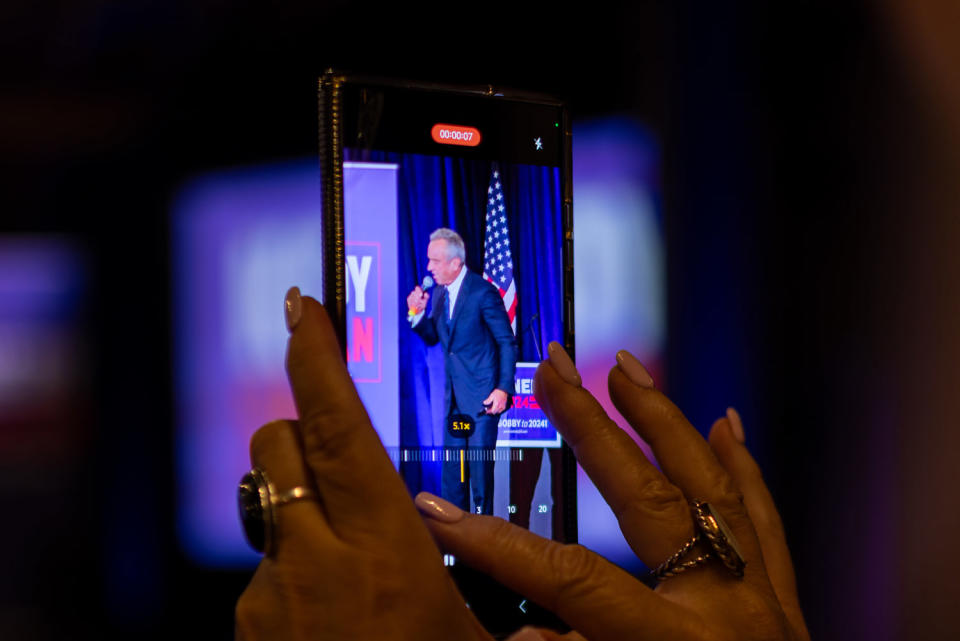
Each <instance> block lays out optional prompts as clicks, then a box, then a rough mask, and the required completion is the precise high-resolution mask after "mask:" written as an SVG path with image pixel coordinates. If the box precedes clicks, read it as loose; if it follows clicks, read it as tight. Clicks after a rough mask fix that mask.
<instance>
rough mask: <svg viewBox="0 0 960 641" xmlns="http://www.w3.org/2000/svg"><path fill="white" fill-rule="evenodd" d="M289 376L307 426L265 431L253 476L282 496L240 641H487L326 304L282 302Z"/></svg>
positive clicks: (242, 614) (254, 446)
mask: <svg viewBox="0 0 960 641" xmlns="http://www.w3.org/2000/svg"><path fill="white" fill-rule="evenodd" d="M286 311H287V326H288V328H289V329H290V332H291V333H290V342H289V345H288V350H287V372H288V374H289V377H290V384H291V387H292V388H293V395H294V398H295V400H296V406H297V413H298V415H299V417H300V419H299V421H277V422H274V423H270V424H268V425H265V426H263V427H261V428H260V429H259V430H258V431H257V433H256V434H254V436H253V439H252V441H251V443H250V454H251V459H252V461H253V465H254V467H259V468H261V469H262V470H264V471H265V472H266V474H267V476H268V477H269V478H270V479H271V481H272V482H273V484H274V486H275V487H276V489H277V491H278V492H283V491H286V490H289V489H291V488H294V487H297V486H303V487H306V488H310V489H312V490H313V491H314V492H316V494H317V495H318V497H319V500H309V501H297V502H294V503H290V504H287V505H283V506H279V507H276V508H274V509H275V510H277V530H276V533H275V545H274V546H273V547H274V549H275V553H274V554H273V555H272V556H266V557H264V558H263V560H262V561H261V562H260V565H259V566H258V568H257V571H256V573H255V574H254V576H253V579H252V580H251V581H250V585H249V586H247V589H246V590H245V591H244V593H243V594H242V595H241V597H240V600H239V601H238V603H237V609H236V634H237V638H239V639H246V640H252V639H271V640H273V639H290V640H293V639H306V638H314V639H331V640H336V639H343V640H344V641H346V640H350V641H354V640H364V639H377V640H382V639H411V640H412V639H416V640H424V639H427V640H429V639H444V640H448V639H490V636H489V635H487V634H486V632H485V631H484V630H483V629H482V627H481V626H480V624H479V623H478V622H477V620H476V619H475V618H474V616H473V615H472V614H471V613H470V610H469V609H467V607H466V606H465V605H464V602H463V598H462V597H461V596H460V594H459V593H458V592H457V589H456V587H455V586H454V584H453V582H452V580H451V579H450V577H449V575H448V574H447V571H446V569H445V568H444V566H443V562H442V559H441V555H440V552H439V550H438V549H437V547H436V545H435V543H434V541H433V539H432V538H431V536H430V533H429V532H428V531H427V529H426V527H424V524H423V521H422V519H421V518H420V516H419V515H418V514H417V511H416V510H415V509H414V506H413V503H412V501H411V500H410V496H409V494H408V493H407V491H406V489H405V487H404V485H403V482H402V481H401V479H400V477H399V476H398V475H397V472H396V470H395V469H394V467H393V464H392V463H391V462H390V459H389V458H388V457H387V454H386V452H385V451H384V449H383V446H382V445H381V444H380V441H379V439H378V437H377V434H376V432H375V431H374V430H373V427H371V425H370V419H369V418H368V417H367V414H366V412H365V411H364V409H363V405H362V404H361V403H360V399H359V398H358V397H357V393H356V390H355V389H354V386H353V382H352V381H351V379H350V376H349V374H348V373H347V369H346V366H345V365H344V362H343V358H342V356H341V353H340V347H339V346H338V344H337V340H336V338H335V337H334V333H333V331H332V328H331V326H330V322H329V319H328V318H327V315H326V312H325V311H324V310H323V308H322V306H321V305H320V304H319V303H318V302H317V301H315V300H313V299H311V298H302V299H301V298H300V293H299V290H296V289H295V288H294V289H292V290H291V291H290V292H289V293H288V294H287V300H286Z"/></svg>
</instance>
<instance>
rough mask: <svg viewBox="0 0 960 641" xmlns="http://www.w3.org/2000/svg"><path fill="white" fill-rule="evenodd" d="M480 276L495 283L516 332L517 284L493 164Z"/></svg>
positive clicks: (505, 214) (501, 186)
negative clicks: (481, 274) (514, 278)
mask: <svg viewBox="0 0 960 641" xmlns="http://www.w3.org/2000/svg"><path fill="white" fill-rule="evenodd" d="M483 246H484V253H483V261H484V262H483V277H484V278H486V279H487V280H488V281H490V282H491V283H493V284H494V285H496V286H497V289H499V290H500V297H501V298H503V306H504V307H505V308H506V310H507V316H508V317H509V318H510V327H512V328H513V333H514V334H516V333H517V284H516V282H514V280H513V251H512V249H511V247H512V246H511V245H510V232H509V231H508V226H507V208H506V207H505V206H504V204H503V185H501V184H500V172H499V171H498V170H497V167H496V165H494V167H493V174H491V176H490V186H489V187H488V188H487V235H486V241H485V242H484V244H483Z"/></svg>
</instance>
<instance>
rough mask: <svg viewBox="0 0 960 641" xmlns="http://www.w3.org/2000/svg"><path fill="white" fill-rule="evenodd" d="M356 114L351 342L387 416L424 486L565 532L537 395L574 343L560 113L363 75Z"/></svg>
mask: <svg viewBox="0 0 960 641" xmlns="http://www.w3.org/2000/svg"><path fill="white" fill-rule="evenodd" d="M343 114H344V116H343V118H344V138H343V140H344V147H343V189H344V192H343V203H344V239H345V254H346V256H345V265H344V272H345V284H346V303H347V304H346V310H347V314H346V324H347V327H346V329H347V345H346V356H347V361H348V368H349V371H350V373H351V375H352V376H353V379H354V382H355V383H356V385H357V388H358V390H359V393H360V396H361V398H362V399H363V401H364V405H365V406H366V408H367V411H368V413H369V414H370V418H371V421H372V423H373V425H374V426H375V428H376V429H377V431H378V433H379V435H380V438H381V439H382V441H383V443H384V445H385V447H386V449H387V451H388V453H389V455H390V457H391V459H392V460H393V462H394V464H395V465H396V467H397V469H398V471H399V473H400V474H401V476H402V477H403V479H404V481H405V483H406V484H407V486H408V488H409V490H410V493H411V494H412V495H414V494H416V493H417V492H420V491H428V492H431V493H434V494H436V495H438V496H441V497H442V498H444V499H446V500H448V501H450V502H452V503H454V504H456V505H458V506H459V507H461V508H462V509H464V510H469V511H471V512H474V513H477V514H490V515H496V516H500V517H502V518H504V519H507V520H509V521H511V522H513V523H516V524H519V525H521V526H523V527H526V528H529V529H530V530H532V531H533V532H536V533H538V534H540V535H542V536H545V537H548V538H556V539H560V540H566V539H567V538H568V535H569V534H570V533H569V532H567V531H565V530H568V529H569V526H568V525H567V524H566V519H565V518H564V502H565V501H568V500H572V499H570V498H568V497H569V496H570V495H571V494H572V493H571V492H568V491H566V490H565V489H564V485H563V462H562V459H563V457H562V451H563V448H562V443H561V439H560V436H559V434H558V433H557V431H556V429H555V428H554V426H553V425H552V424H551V422H550V420H549V419H548V418H547V416H546V415H545V414H544V412H543V410H542V409H541V408H540V406H539V405H538V403H537V400H536V398H535V397H534V394H533V379H534V372H535V370H536V367H537V365H538V364H539V362H540V361H541V360H542V358H543V357H544V356H545V352H546V346H547V344H549V343H550V342H551V341H558V342H560V343H561V344H563V343H565V342H567V340H566V339H567V336H566V334H565V325H564V309H565V299H564V272H563V269H564V256H563V241H564V220H563V218H564V217H563V213H564V200H563V194H564V187H565V185H564V181H565V180H566V178H565V176H566V172H565V171H564V167H563V162H564V144H563V132H562V129H563V128H562V126H561V122H562V115H563V113H562V109H561V108H560V107H559V106H557V105H555V104H546V103H533V102H524V101H510V100H507V99H503V98H491V97H482V96H479V95H478V96H467V95H455V94H446V93H441V92H429V91H417V90H411V89H402V88H374V89H371V88H363V89H359V88H357V89H356V90H355V91H352V92H347V93H346V94H344V110H343ZM447 563H448V564H453V563H455V560H454V559H452V558H448V559H447Z"/></svg>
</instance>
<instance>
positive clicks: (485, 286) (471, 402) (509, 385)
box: [413, 271, 517, 447]
mask: <svg viewBox="0 0 960 641" xmlns="http://www.w3.org/2000/svg"><path fill="white" fill-rule="evenodd" d="M447 295H448V294H447V289H446V288H445V287H444V288H442V289H440V290H439V291H438V293H437V295H436V296H434V297H433V308H432V309H431V310H430V315H429V316H427V317H424V318H422V319H420V322H419V323H417V324H416V325H415V326H414V327H413V331H415V332H416V333H417V334H419V335H420V337H421V338H422V339H423V340H424V342H426V343H427V344H428V345H436V344H437V343H440V345H442V346H443V350H444V364H445V366H446V368H445V369H446V388H445V394H444V405H445V407H446V414H447V415H449V414H450V411H451V409H452V407H453V403H454V401H456V405H457V407H458V409H459V410H460V411H461V412H462V413H464V414H469V415H471V416H473V417H476V416H477V414H478V413H479V412H481V411H482V410H483V401H484V400H485V399H486V398H487V397H488V396H490V392H492V391H493V390H494V389H501V390H503V391H504V392H506V393H507V396H508V398H509V397H510V396H512V394H513V388H514V380H515V376H516V369H517V343H516V338H515V337H514V335H513V330H512V329H511V328H510V319H509V318H508V317H507V311H506V310H505V309H504V307H503V299H502V298H500V292H499V291H498V290H497V288H496V287H494V286H493V285H492V284H490V283H488V282H487V281H485V280H484V279H483V277H481V276H478V275H477V274H475V273H473V272H471V271H467V273H466V274H465V275H464V278H463V283H462V284H461V285H460V292H459V293H458V294H457V301H456V305H455V306H454V309H453V317H452V318H450V319H449V320H448V319H447V317H446V314H445V313H444V307H445V297H446V296H447ZM508 406H509V403H508ZM492 438H493V439H494V440H496V434H494V435H493V436H492ZM481 440H486V439H484V438H483V437H482V436H481ZM490 446H491V447H492V444H491V445H490Z"/></svg>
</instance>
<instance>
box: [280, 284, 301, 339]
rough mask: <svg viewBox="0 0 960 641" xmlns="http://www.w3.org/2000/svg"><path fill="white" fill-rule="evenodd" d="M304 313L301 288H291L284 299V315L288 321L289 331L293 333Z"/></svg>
mask: <svg viewBox="0 0 960 641" xmlns="http://www.w3.org/2000/svg"><path fill="white" fill-rule="evenodd" d="M302 313H303V301H301V300H300V288H299V287H291V288H290V289H288V290H287V296H286V298H284V299H283V314H284V316H285V317H286V319H287V331H288V332H292V331H293V330H294V329H295V328H296V327H297V324H298V323H299V322H300V315H301V314H302Z"/></svg>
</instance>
